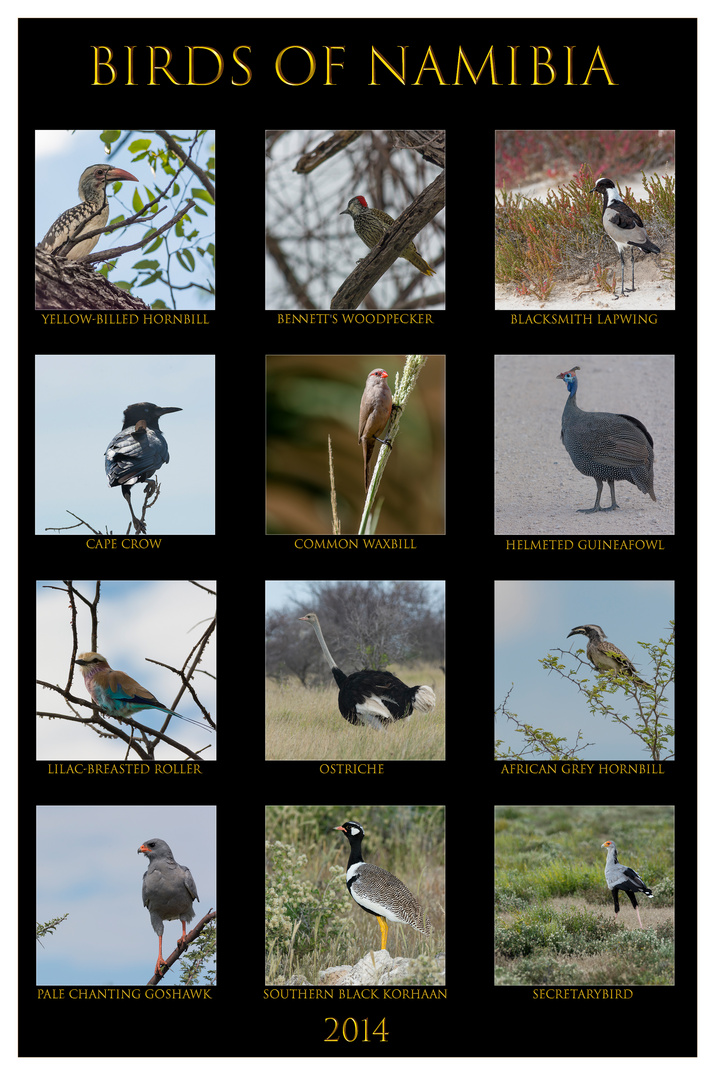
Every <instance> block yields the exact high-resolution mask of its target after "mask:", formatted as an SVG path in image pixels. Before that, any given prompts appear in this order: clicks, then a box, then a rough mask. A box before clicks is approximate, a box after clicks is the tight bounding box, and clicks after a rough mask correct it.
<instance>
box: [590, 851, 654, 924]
mask: <svg viewBox="0 0 720 1080" xmlns="http://www.w3.org/2000/svg"><path fill="white" fill-rule="evenodd" d="M601 846H602V847H604V848H605V850H606V851H607V859H606V861H605V880H606V881H607V887H608V889H610V891H611V892H612V896H613V901H614V903H615V918H616V919H617V917H618V912H619V911H620V903H619V901H618V892H626V893H627V894H628V896H629V897H630V900H631V901H632V906H633V907H634V908H635V914H636V915H637V917H638V922H639V923H640V929H641V930H642V929H643V924H642V919H641V918H640V909H639V908H638V902H637V900H636V899H635V893H636V892H641V893H645V895H646V896H649V897H650V899H651V900H652V895H653V894H652V889H648V888H647V886H646V885H645V883H644V882H643V881H642V879H641V878H640V876H639V874H636V873H635V871H634V870H631V869H630V867H629V866H623V864H622V863H620V862H618V857H617V848H616V847H615V844H614V843H613V841H612V840H606V841H605V843H604V844H602V845H601Z"/></svg>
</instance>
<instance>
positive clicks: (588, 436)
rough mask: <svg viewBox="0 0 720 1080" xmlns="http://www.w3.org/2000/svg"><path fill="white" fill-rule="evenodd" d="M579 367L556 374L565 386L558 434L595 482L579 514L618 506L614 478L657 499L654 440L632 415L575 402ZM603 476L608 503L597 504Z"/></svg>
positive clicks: (580, 465) (576, 465)
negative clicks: (593, 494)
mask: <svg viewBox="0 0 720 1080" xmlns="http://www.w3.org/2000/svg"><path fill="white" fill-rule="evenodd" d="M579 370H580V368H579V367H574V368H570V370H569V371H561V372H560V374H559V375H558V376H557V378H558V379H563V380H564V382H565V385H566V386H567V388H568V399H567V401H566V402H565V408H564V409H563V415H562V426H561V429H560V438H561V439H562V442H563V446H564V447H565V449H566V450H567V452H568V454H569V455H570V458H571V460H572V463H573V465H574V466H575V468H576V469H577V470H578V472H581V473H582V474H583V476H592V477H593V479H594V480H595V483H596V484H597V496H596V498H595V505H594V506H591V507H590V508H589V509H588V510H583V509H579V510H578V513H579V514H594V513H596V511H598V510H619V509H620V507H619V506H618V504H617V502H616V501H615V481H616V480H627V481H629V482H630V483H631V484H634V485H635V487H637V488H639V489H640V491H642V493H643V494H644V495H649V496H650V498H651V499H652V501H653V502H657V499H656V498H655V492H654V491H653V457H654V453H653V441H652V436H651V435H650V432H649V431H648V429H647V428H646V427H645V425H644V424H642V423H641V422H640V421H639V420H636V419H635V417H634V416H628V415H627V414H626V413H607V412H585V411H584V410H583V409H581V408H580V407H579V406H578V403H577V388H578V380H577V376H576V375H575V372H576V371H579ZM603 480H604V481H605V482H606V483H607V484H608V486H609V488H610V498H611V500H612V501H611V504H610V506H600V497H601V495H602V486H603Z"/></svg>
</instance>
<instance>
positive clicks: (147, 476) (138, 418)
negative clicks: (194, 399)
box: [105, 401, 182, 532]
mask: <svg viewBox="0 0 720 1080" xmlns="http://www.w3.org/2000/svg"><path fill="white" fill-rule="evenodd" d="M173 412H182V409H181V408H179V407H178V406H175V405H168V406H166V407H165V408H161V407H160V406H159V405H153V403H152V402H151V401H138V402H137V403H136V404H135V405H128V407H127V409H125V412H124V413H123V427H122V431H119V432H118V433H117V435H116V436H115V438H114V439H112V440H111V442H110V444H109V445H108V448H107V450H106V451H105V472H106V474H107V478H108V484H109V486H110V487H119V488H120V490H121V491H122V493H123V498H124V499H125V500H126V501H127V504H128V506H129V508H130V514H131V516H132V520H133V526H134V527H135V529H136V531H138V532H145V531H146V530H145V523H144V522H143V521H142V520H141V519H140V518H137V517H136V516H135V512H134V511H133V508H132V502H131V499H130V493H131V491H132V488H133V485H134V484H142V483H144V482H145V481H146V480H147V481H148V486H147V487H146V488H145V494H146V495H147V494H149V493H152V491H153V488H154V487H156V486H157V481H155V480H152V479H151V477H152V476H153V474H154V473H156V472H157V470H158V469H160V468H162V466H163V465H166V464H167V463H168V461H169V460H170V451H169V450H168V444H167V442H166V440H165V436H164V435H163V433H162V431H161V430H160V417H161V416H164V415H165V414H166V413H173Z"/></svg>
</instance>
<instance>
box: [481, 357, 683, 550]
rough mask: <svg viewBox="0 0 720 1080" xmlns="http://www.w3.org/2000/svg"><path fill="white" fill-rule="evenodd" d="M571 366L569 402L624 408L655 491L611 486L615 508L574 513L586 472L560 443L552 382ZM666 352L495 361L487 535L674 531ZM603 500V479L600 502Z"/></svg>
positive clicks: (557, 389) (591, 485) (588, 488)
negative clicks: (646, 455) (648, 453)
mask: <svg viewBox="0 0 720 1080" xmlns="http://www.w3.org/2000/svg"><path fill="white" fill-rule="evenodd" d="M576 364H579V366H580V371H579V372H578V391H577V396H578V405H579V406H580V408H581V409H583V410H585V411H586V412H618V413H627V414H628V415H630V416H635V417H637V419H638V420H641V421H642V423H643V424H644V425H645V427H646V428H647V429H648V431H649V432H650V434H651V435H652V437H653V442H654V446H655V462H654V470H655V495H656V496H657V502H653V501H652V500H651V498H650V496H649V495H643V494H642V492H641V491H639V490H638V488H636V487H635V485H634V484H630V483H626V482H625V481H621V482H618V483H616V485H615V495H616V498H617V501H618V503H619V505H620V507H621V509H619V510H613V511H607V512H605V513H602V512H598V513H597V514H578V513H576V511H577V510H578V509H579V508H583V509H589V508H590V507H591V506H592V505H593V504H594V502H595V495H596V490H597V489H596V486H595V481H594V480H593V478H592V477H588V476H583V475H582V474H581V473H579V472H578V471H577V469H576V468H575V466H574V465H573V463H572V461H571V460H570V455H569V454H568V452H567V451H566V449H565V447H564V446H563V444H562V442H561V441H560V421H561V417H562V412H563V409H564V408H565V401H566V399H567V388H566V387H565V384H564V383H563V382H562V381H561V380H559V379H557V378H556V376H557V375H558V374H559V373H560V372H561V371H567V370H568V369H569V368H571V367H574V366H575V365H576ZM674 380H675V361H674V357H672V356H667V355H660V356H657V355H640V356H634V355H632V356H628V355H616V356H612V355H611V356H604V355H598V356H596V355H583V354H580V355H578V354H572V355H566V354H552V355H538V356H510V355H501V356H496V357H495V533H496V534H498V535H499V534H503V535H504V534H511V535H526V534H529V533H532V534H536V535H539V536H543V535H548V534H550V535H554V536H557V535H560V536H604V535H620V536H623V535H625V536H626V535H632V536H645V535H651V536H652V535H672V534H673V533H674V531H675V519H674V507H675V446H674ZM609 505H610V492H609V489H608V486H607V484H604V485H603V495H602V500H601V506H609Z"/></svg>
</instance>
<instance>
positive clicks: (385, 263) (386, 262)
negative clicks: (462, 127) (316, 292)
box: [330, 172, 445, 310]
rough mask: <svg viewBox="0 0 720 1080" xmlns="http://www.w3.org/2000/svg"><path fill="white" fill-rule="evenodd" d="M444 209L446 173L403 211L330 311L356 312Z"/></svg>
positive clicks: (338, 296)
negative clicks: (386, 273) (430, 222)
mask: <svg viewBox="0 0 720 1080" xmlns="http://www.w3.org/2000/svg"><path fill="white" fill-rule="evenodd" d="M444 206H445V173H444V172H442V173H441V174H440V175H439V176H438V177H437V178H436V179H435V180H433V182H432V184H430V185H429V186H428V187H426V188H425V190H424V191H423V192H421V194H420V195H418V197H417V199H415V201H414V202H413V203H411V204H410V206H408V207H407V208H406V209H405V210H403V212H402V214H401V215H400V217H399V218H398V219H397V221H395V222H394V223H393V224H392V225H391V226H390V228H389V229H388V231H387V232H386V233H384V234H383V237H382V239H381V240H380V241H379V243H377V244H376V245H375V247H374V248H373V249H372V251H371V252H370V254H369V255H366V256H365V258H364V259H361V260H360V262H359V264H358V265H357V266H356V267H355V269H354V270H353V271H352V273H351V274H350V275H349V276H348V277H347V278H346V279H345V281H344V282H343V283H342V285H341V286H340V288H339V289H338V291H337V292H336V293H335V296H334V297H333V298H332V301H331V303H330V308H331V310H345V309H355V308H356V307H357V306H358V305H359V304H361V303H362V301H363V300H364V299H365V297H366V296H367V294H368V293H369V292H370V290H371V289H372V287H373V286H374V285H375V284H376V283H377V282H378V281H379V280H380V278H381V277H382V275H383V274H384V273H385V272H386V271H387V270H389V269H390V267H391V266H392V264H393V263H394V262H395V261H396V259H398V258H399V257H400V254H401V252H403V251H404V250H405V248H406V247H407V246H408V243H409V242H410V241H411V240H413V239H414V238H415V237H416V236H417V234H418V233H419V232H420V230H421V229H423V228H424V227H425V226H426V225H427V224H428V222H429V221H432V219H433V218H434V217H435V216H436V215H437V214H439V213H440V211H441V210H442V208H443V207H444ZM418 272H419V271H418Z"/></svg>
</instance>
